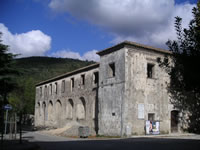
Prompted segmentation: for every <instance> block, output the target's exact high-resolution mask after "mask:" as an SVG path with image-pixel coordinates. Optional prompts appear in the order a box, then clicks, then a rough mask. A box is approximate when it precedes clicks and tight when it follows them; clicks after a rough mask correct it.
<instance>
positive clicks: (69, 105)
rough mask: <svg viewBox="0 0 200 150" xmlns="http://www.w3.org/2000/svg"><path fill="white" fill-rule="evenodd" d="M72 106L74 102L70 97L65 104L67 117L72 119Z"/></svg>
mask: <svg viewBox="0 0 200 150" xmlns="http://www.w3.org/2000/svg"><path fill="white" fill-rule="evenodd" d="M73 108H74V102H73V100H72V99H69V100H68V101H67V106H66V116H67V119H73Z"/></svg>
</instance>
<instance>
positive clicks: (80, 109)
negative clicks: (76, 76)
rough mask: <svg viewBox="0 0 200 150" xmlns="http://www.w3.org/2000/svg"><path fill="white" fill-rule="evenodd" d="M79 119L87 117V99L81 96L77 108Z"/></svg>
mask: <svg viewBox="0 0 200 150" xmlns="http://www.w3.org/2000/svg"><path fill="white" fill-rule="evenodd" d="M76 115H77V119H85V115H86V109H85V99H84V98H83V97H81V98H80V101H79V103H78V104H77V108H76Z"/></svg>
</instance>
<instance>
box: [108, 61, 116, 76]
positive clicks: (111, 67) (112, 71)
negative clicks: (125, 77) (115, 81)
mask: <svg viewBox="0 0 200 150" xmlns="http://www.w3.org/2000/svg"><path fill="white" fill-rule="evenodd" d="M108 73H109V77H114V76H115V63H111V64H109V72H108Z"/></svg>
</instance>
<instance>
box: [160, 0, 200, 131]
mask: <svg viewBox="0 0 200 150" xmlns="http://www.w3.org/2000/svg"><path fill="white" fill-rule="evenodd" d="M192 13H193V19H192V20H191V21H190V24H189V27H188V28H187V29H183V28H182V26H181V22H182V18H180V17H176V20H175V29H176V32H177V38H178V39H177V40H176V41H171V40H169V41H168V42H167V43H166V44H167V45H168V47H169V49H170V51H172V57H171V58H172V64H173V65H171V66H170V64H169V62H167V61H163V63H164V64H165V65H164V66H165V67H166V68H167V70H168V73H169V75H170V78H171V82H170V85H169V92H170V93H171V97H172V100H171V101H172V103H173V104H174V106H175V108H178V109H179V110H180V111H181V112H183V113H184V112H185V113H186V112H187V115H188V118H187V120H186V121H187V123H188V125H189V128H188V130H189V131H190V132H195V133H200V1H198V2H197V6H196V7H194V8H193V10H192ZM165 60H167V58H165Z"/></svg>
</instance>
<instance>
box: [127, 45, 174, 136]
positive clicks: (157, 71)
mask: <svg viewBox="0 0 200 150" xmlns="http://www.w3.org/2000/svg"><path fill="white" fill-rule="evenodd" d="M163 57H164V55H163V54H160V53H155V52H152V51H147V50H144V49H143V50H142V49H137V48H129V50H127V53H126V65H125V68H126V83H125V91H126V94H125V97H126V98H125V101H126V102H125V108H124V110H125V112H124V116H125V118H124V126H125V128H124V129H125V131H124V132H125V133H127V134H145V130H144V127H145V120H148V114H149V113H152V114H155V118H154V119H155V120H158V121H160V131H161V133H169V131H170V104H169V95H168V92H167V89H166V88H167V84H168V83H169V77H168V75H167V73H166V72H165V70H164V69H163V68H161V67H159V64H158V62H157V58H163ZM148 63H149V64H153V65H154V67H153V77H152V78H148V76H147V64H148ZM143 106H144V109H143ZM143 114H144V117H142V116H143ZM127 129H128V130H127Z"/></svg>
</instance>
